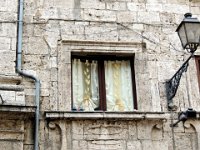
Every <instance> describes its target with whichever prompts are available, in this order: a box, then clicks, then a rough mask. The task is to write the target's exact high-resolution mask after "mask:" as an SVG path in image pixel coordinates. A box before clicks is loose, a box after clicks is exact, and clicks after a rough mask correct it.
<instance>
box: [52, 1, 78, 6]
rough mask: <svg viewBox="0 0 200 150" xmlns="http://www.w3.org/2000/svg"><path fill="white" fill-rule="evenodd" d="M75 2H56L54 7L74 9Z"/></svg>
mask: <svg viewBox="0 0 200 150" xmlns="http://www.w3.org/2000/svg"><path fill="white" fill-rule="evenodd" d="M74 5H75V3H74V0H67V1H63V0H54V5H53V7H61V8H74V7H75V6H74Z"/></svg>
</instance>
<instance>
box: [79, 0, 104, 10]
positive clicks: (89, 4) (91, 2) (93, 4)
mask: <svg viewBox="0 0 200 150" xmlns="http://www.w3.org/2000/svg"><path fill="white" fill-rule="evenodd" d="M80 7H81V8H90V9H105V3H104V2H101V1H99V0H81V1H80Z"/></svg>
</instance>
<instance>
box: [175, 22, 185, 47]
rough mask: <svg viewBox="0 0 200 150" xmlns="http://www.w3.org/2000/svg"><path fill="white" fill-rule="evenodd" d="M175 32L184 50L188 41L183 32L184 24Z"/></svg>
mask: <svg viewBox="0 0 200 150" xmlns="http://www.w3.org/2000/svg"><path fill="white" fill-rule="evenodd" d="M177 32H178V35H179V38H180V40H181V43H182V46H183V48H185V47H186V45H187V43H188V41H187V37H186V31H185V26H184V24H182V25H181V26H180V28H179V30H178V31H177Z"/></svg>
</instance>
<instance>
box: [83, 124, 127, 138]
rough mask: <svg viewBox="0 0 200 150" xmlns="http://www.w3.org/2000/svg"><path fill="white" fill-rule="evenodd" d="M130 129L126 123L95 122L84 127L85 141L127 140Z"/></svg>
mask: <svg viewBox="0 0 200 150" xmlns="http://www.w3.org/2000/svg"><path fill="white" fill-rule="evenodd" d="M127 132H128V127H127V124H126V123H124V122H117V123H115V122H100V124H99V123H98V122H93V123H92V124H91V125H89V124H88V123H87V124H85V125H84V139H85V140H112V139H116V140H125V139H127V138H128V135H127Z"/></svg>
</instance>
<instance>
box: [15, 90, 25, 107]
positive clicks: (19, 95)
mask: <svg viewBox="0 0 200 150" xmlns="http://www.w3.org/2000/svg"><path fill="white" fill-rule="evenodd" d="M16 103H17V104H21V105H25V93H24V92H16Z"/></svg>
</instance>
